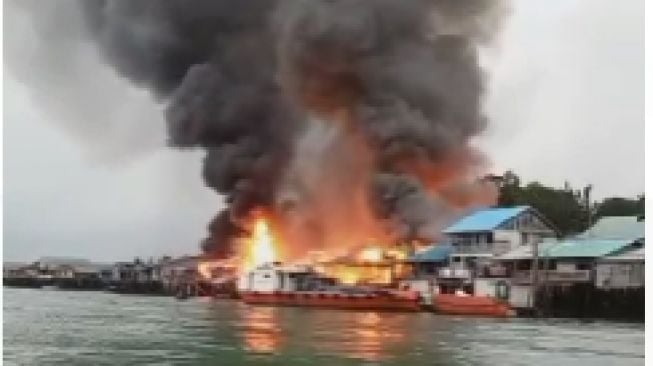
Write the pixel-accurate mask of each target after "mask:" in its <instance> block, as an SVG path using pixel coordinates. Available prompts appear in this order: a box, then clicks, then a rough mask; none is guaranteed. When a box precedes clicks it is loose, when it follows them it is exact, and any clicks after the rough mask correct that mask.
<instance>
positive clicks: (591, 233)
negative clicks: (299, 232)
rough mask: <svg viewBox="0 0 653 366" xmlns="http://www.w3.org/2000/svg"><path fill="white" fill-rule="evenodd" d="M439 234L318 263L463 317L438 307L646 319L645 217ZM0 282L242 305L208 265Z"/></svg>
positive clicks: (71, 262) (194, 259)
mask: <svg viewBox="0 0 653 366" xmlns="http://www.w3.org/2000/svg"><path fill="white" fill-rule="evenodd" d="M442 234H443V238H445V239H443V240H442V242H439V243H429V244H422V245H419V244H411V245H408V244H407V245H403V246H397V247H393V248H391V249H379V251H378V252H373V253H371V254H370V249H369V248H368V249H362V251H361V252H359V253H356V254H354V255H349V256H343V257H338V258H332V259H330V260H329V261H322V262H320V261H316V262H315V263H314V264H315V265H316V266H317V267H319V268H320V271H321V272H322V273H326V274H327V275H329V276H331V277H333V278H337V279H339V280H340V281H341V282H343V283H346V284H350V285H366V286H377V287H378V288H400V287H403V288H410V289H413V290H414V291H416V292H418V293H419V294H420V299H421V302H422V305H423V306H425V307H427V308H430V310H435V311H438V310H446V311H444V312H447V311H448V312H450V313H460V314H464V313H465V312H464V309H459V310H460V311H457V309H456V305H455V304H454V306H453V308H451V307H449V308H447V309H444V308H443V309H438V306H436V304H437V301H435V300H436V299H438V298H439V297H444V296H445V295H451V294H455V295H458V296H470V297H475V298H479V297H481V298H489V299H493V300H494V301H497V302H500V303H502V304H506V305H507V306H509V308H510V309H511V311H512V314H517V315H527V316H532V315H536V316H551V317H597V318H621V319H635V320H643V319H644V218H643V217H640V216H606V217H601V218H600V219H599V220H597V221H596V222H595V223H594V224H593V225H592V226H591V227H590V228H589V229H587V230H586V231H585V232H582V233H580V234H577V235H573V236H570V237H564V238H561V237H560V235H559V232H558V230H557V229H556V227H554V225H553V224H552V223H551V222H550V221H549V220H548V219H547V218H546V217H544V216H543V215H542V214H541V213H540V212H538V211H537V210H536V209H534V208H532V207H530V206H514V207H502V208H485V209H480V210H477V211H474V212H472V213H470V214H468V215H467V216H464V217H462V218H460V219H459V220H458V221H455V222H454V223H453V224H451V225H450V226H448V227H446V228H445V229H444V230H443V232H442ZM374 250H376V249H374ZM3 281H4V286H14V287H37V288H41V287H54V288H62V289H85V290H102V291H112V292H116V293H126V294H127V293H131V294H153V295H154V294H156V295H173V296H178V297H183V298H185V297H187V296H213V297H238V291H237V281H238V269H237V266H235V265H234V264H233V262H231V261H227V260H215V259H211V258H209V257H205V256H184V257H180V258H170V257H163V258H160V259H158V260H153V259H150V260H141V259H135V260H133V261H130V262H117V263H112V264H99V263H91V262H90V261H87V260H83V259H73V258H53V257H51V258H41V259H39V260H37V261H36V262H34V263H31V264H29V263H10V262H6V263H4V266H3ZM461 306H463V305H461Z"/></svg>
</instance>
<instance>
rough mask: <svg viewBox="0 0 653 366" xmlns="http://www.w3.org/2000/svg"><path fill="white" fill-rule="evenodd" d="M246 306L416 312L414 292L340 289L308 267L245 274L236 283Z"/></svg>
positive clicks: (267, 267)
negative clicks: (261, 305) (262, 305)
mask: <svg viewBox="0 0 653 366" xmlns="http://www.w3.org/2000/svg"><path fill="white" fill-rule="evenodd" d="M239 292H240V296H241V298H242V300H243V301H244V302H245V303H248V304H266V305H279V306H307V307H323V308H335V309H360V310H385V311H419V310H421V301H420V298H419V294H418V293H417V292H415V291H402V290H392V289H380V288H369V287H362V286H342V285H338V284H337V283H336V281H335V280H333V279H331V278H326V277H323V276H321V275H320V274H319V273H317V272H315V271H314V270H313V269H312V268H311V267H307V266H294V267H282V266H280V265H279V264H265V265H262V266H259V267H257V268H256V269H254V270H252V271H249V272H248V273H247V274H246V275H245V276H243V277H242V278H241V280H240V282H239Z"/></svg>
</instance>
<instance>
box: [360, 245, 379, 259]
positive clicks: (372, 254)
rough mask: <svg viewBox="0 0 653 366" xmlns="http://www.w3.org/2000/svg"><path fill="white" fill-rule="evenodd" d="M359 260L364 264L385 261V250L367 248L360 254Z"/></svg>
mask: <svg viewBox="0 0 653 366" xmlns="http://www.w3.org/2000/svg"><path fill="white" fill-rule="evenodd" d="M359 259H360V260H361V261H364V262H380V261H381V259H383V249H381V248H379V247H369V248H365V249H363V250H362V251H361V252H360V255H359Z"/></svg>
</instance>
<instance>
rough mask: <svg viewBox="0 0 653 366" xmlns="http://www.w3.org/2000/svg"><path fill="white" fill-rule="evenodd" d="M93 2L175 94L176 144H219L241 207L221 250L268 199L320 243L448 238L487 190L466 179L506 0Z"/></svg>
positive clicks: (217, 245) (106, 39) (126, 65)
mask: <svg viewBox="0 0 653 366" xmlns="http://www.w3.org/2000/svg"><path fill="white" fill-rule="evenodd" d="M79 6H80V7H81V8H82V9H83V14H84V18H85V20H86V23H87V25H88V29H89V31H90V32H89V33H90V35H91V36H90V37H91V39H92V40H93V41H94V43H95V44H96V45H97V48H98V50H99V52H100V53H101V55H102V56H103V57H104V59H105V60H106V62H107V63H108V64H110V65H111V66H112V67H113V68H115V70H116V71H117V72H118V73H119V74H120V75H122V76H124V77H126V78H128V79H129V80H131V81H132V82H133V83H134V84H136V85H139V86H142V87H144V88H148V89H150V90H152V92H153V95H154V96H155V98H157V100H159V101H161V102H163V103H165V104H166V106H167V107H166V110H165V118H166V122H167V127H168V134H169V144H170V145H172V146H174V147H178V148H202V149H204V150H205V151H206V156H205V159H204V169H203V176H204V179H205V181H206V184H207V185H208V186H209V187H211V188H213V189H214V190H216V191H217V192H218V193H220V194H223V195H225V196H226V198H227V199H226V201H227V202H228V208H227V209H226V210H225V211H223V212H220V213H218V215H217V216H216V218H215V219H214V220H213V222H212V223H211V224H210V225H209V238H207V239H206V240H204V242H203V245H202V246H203V248H204V250H205V251H207V252H211V253H214V254H216V255H217V254H219V255H221V256H225V255H229V254H230V253H231V252H232V248H231V247H230V245H231V242H232V239H233V238H235V237H238V236H239V235H242V234H243V231H242V230H243V227H244V226H245V224H246V221H247V217H248V215H249V214H250V213H251V212H252V211H254V210H257V209H260V208H264V209H265V210H267V211H268V212H271V213H272V215H273V216H277V217H278V220H280V221H282V222H283V221H284V220H285V222H286V224H285V225H282V226H284V227H285V231H286V232H285V235H286V236H287V239H288V240H290V241H294V242H297V241H304V242H305V243H313V244H306V245H307V247H306V248H307V249H309V246H310V245H313V246H314V247H315V248H319V247H324V246H328V245H332V244H333V243H334V242H336V241H350V242H351V241H356V240H364V239H365V236H366V235H372V236H375V237H379V236H384V235H385V236H386V238H391V239H393V240H396V239H412V238H431V239H432V238H433V237H434V236H436V235H437V231H438V230H437V228H439V227H440V226H441V225H442V221H443V218H445V217H447V215H448V213H450V212H452V210H455V209H457V208H460V206H468V205H469V204H473V202H466V203H465V204H461V203H460V202H461V201H460V200H457V199H454V198H453V196H452V195H451V194H450V192H451V191H452V189H453V190H454V191H457V192H463V191H464V190H460V189H458V190H456V187H458V186H461V185H466V184H468V183H469V182H468V180H469V178H470V176H471V175H472V174H473V173H474V170H475V169H476V168H477V167H478V164H477V162H478V161H477V159H474V158H473V157H474V156H475V155H476V154H475V153H474V151H473V149H472V148H471V147H470V140H471V139H472V138H473V137H474V136H476V135H478V134H479V133H480V132H482V131H483V129H484V128H485V125H486V120H485V117H484V115H483V113H482V96H483V92H484V87H483V84H484V83H483V73H482V71H481V68H480V67H479V62H478V47H479V46H481V45H483V44H484V43H486V42H488V41H491V40H492V39H493V37H494V35H495V33H496V31H497V30H498V28H499V25H500V22H501V18H502V17H503V15H504V12H505V7H504V4H503V2H501V1H491V0H401V1H399V0H239V1H234V0H207V1H198V0H139V1H132V0H115V1H112V0H83V1H80V2H79ZM107 102H108V103H110V101H107ZM116 107H119V106H116ZM452 187H453V188H452ZM472 190H473V189H472ZM463 201H465V200H463ZM468 201H469V200H468ZM473 201H476V200H473ZM335 231H340V232H343V233H348V234H347V235H345V236H344V237H343V236H338V235H335V234H334V232H335ZM355 231H363V232H362V233H357V234H354V232H355ZM350 234H351V235H350ZM347 245H353V244H347Z"/></svg>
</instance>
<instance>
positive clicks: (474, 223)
mask: <svg viewBox="0 0 653 366" xmlns="http://www.w3.org/2000/svg"><path fill="white" fill-rule="evenodd" d="M528 209H530V207H529V206H515V207H506V208H487V209H483V210H479V211H476V212H474V213H472V214H471V215H468V216H465V217H463V218H462V219H460V220H458V221H457V222H455V223H454V224H453V225H451V226H449V227H448V228H446V229H445V230H443V233H445V234H455V233H469V232H479V231H491V230H494V229H496V228H497V227H499V225H501V224H503V223H504V222H506V221H507V220H509V219H511V218H513V217H515V216H517V215H519V214H521V213H522V212H524V211H526V210H528Z"/></svg>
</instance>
